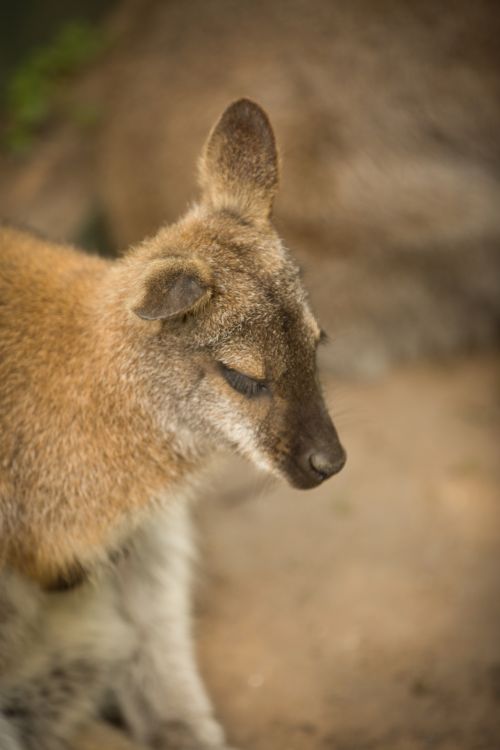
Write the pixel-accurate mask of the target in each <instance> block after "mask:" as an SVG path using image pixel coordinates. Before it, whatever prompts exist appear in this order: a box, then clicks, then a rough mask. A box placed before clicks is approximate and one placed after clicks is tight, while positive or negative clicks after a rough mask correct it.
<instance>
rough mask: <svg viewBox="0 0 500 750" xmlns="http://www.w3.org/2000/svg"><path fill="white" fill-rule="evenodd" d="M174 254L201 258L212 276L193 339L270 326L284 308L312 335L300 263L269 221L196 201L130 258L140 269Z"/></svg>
mask: <svg viewBox="0 0 500 750" xmlns="http://www.w3.org/2000/svg"><path fill="white" fill-rule="evenodd" d="M172 256H173V257H179V258H180V259H183V261H185V262H188V261H190V260H191V261H195V262H197V263H201V264H203V266H204V267H205V268H206V269H207V277H209V278H210V285H211V296H210V300H209V302H208V303H207V304H206V305H205V306H204V307H203V309H202V310H199V311H198V313H197V315H196V319H195V320H193V324H192V326H190V329H191V330H190V336H192V338H193V339H194V340H198V341H199V342H200V343H201V341H203V342H204V343H206V344H211V343H212V344H215V343H217V342H221V341H223V340H225V339H226V340H227V339H228V338H229V337H231V336H233V335H234V334H235V333H236V332H237V330H238V329H241V328H242V326H243V325H244V324H245V323H246V322H253V323H254V324H259V323H262V324H263V325H267V326H269V325H270V324H271V323H272V322H273V321H276V320H277V317H278V316H280V315H281V310H282V309H285V308H287V309H297V312H298V313H299V315H300V317H301V318H303V319H304V320H307V321H308V324H307V328H309V329H310V330H311V331H312V335H313V336H315V335H316V331H317V329H318V327H317V324H316V322H315V320H314V317H313V315H312V313H311V311H310V308H309V305H308V302H307V297H306V294H305V291H304V289H303V287H302V284H301V282H300V279H299V273H298V268H297V266H296V265H295V263H294V262H293V260H292V259H291V257H290V256H289V254H288V252H287V250H286V249H285V248H284V246H283V244H282V243H281V241H280V239H279V237H278V236H277V234H276V233H275V231H274V230H273V229H272V227H271V226H270V225H268V226H267V227H262V226H259V227H258V228H256V227H254V226H252V225H251V224H247V223H241V222H240V221H239V219H238V217H234V216H233V215H231V214H228V213H227V212H217V213H215V214H213V213H212V214H208V213H207V212H206V210H205V209H203V208H200V207H195V208H194V209H193V210H192V211H191V212H190V213H189V214H188V215H187V216H186V217H184V218H183V219H182V220H180V221H179V222H177V223H176V224H174V225H171V226H169V227H166V228H165V229H163V230H161V231H160V232H159V233H158V234H157V235H156V236H155V237H153V238H152V239H150V240H147V241H145V242H144V243H142V244H141V245H140V246H138V247H137V248H136V249H135V250H134V251H132V252H131V254H130V255H129V258H128V261H129V263H131V264H133V265H134V266H135V267H136V268H137V266H138V265H140V266H141V267H142V269H143V271H142V273H144V268H146V269H147V267H148V266H149V265H150V264H151V266H152V267H154V265H156V264H158V263H159V262H160V261H163V260H167V259H168V258H169V257H172ZM299 311H300V312H299ZM194 340H193V343H194Z"/></svg>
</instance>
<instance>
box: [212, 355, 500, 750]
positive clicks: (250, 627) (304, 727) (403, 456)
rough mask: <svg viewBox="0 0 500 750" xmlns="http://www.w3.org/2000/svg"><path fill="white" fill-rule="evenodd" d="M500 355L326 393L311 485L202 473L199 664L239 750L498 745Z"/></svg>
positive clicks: (493, 748)
mask: <svg viewBox="0 0 500 750" xmlns="http://www.w3.org/2000/svg"><path fill="white" fill-rule="evenodd" d="M499 375H500V360H498V359H496V360H492V359H486V358H482V359H479V358H477V359H468V360H463V361H460V362H454V363H450V364H448V365H446V366H444V365H442V366H436V365H433V366H431V365H425V366H424V365H422V366H419V367H413V368H411V369H403V370H400V371H399V372H395V373H393V374H391V375H388V376H386V377H384V378H382V379H380V380H378V381H376V382H372V383H370V384H357V385H356V384H354V385H353V384H349V383H340V384H339V383H332V382H329V383H328V388H327V391H328V394H329V396H330V400H331V403H332V405H333V408H334V411H337V412H339V413H340V416H339V417H338V423H339V427H340V431H341V434H342V436H343V439H344V442H345V445H346V447H347V449H348V453H349V460H348V465H347V467H346V469H345V470H344V472H343V473H342V474H341V475H339V476H338V477H335V478H334V479H333V480H331V481H329V482H328V483H326V484H325V485H323V486H322V487H321V488H319V489H317V490H315V491H313V492H309V493H301V492H298V491H292V490H290V489H289V488H288V487H287V486H285V485H282V484H275V485H272V486H271V485H269V484H266V482H265V481H264V483H263V480H262V479H260V478H259V477H258V476H257V475H256V474H255V473H254V472H253V471H252V470H251V469H250V468H248V467H247V465H246V464H243V463H241V464H240V463H239V462H236V461H234V460H231V461H230V462H229V463H228V464H226V465H225V466H224V467H218V468H217V469H215V470H214V479H213V488H212V490H211V491H210V492H209V493H208V497H206V498H205V499H204V500H203V502H202V503H201V506H200V516H201V526H202V539H203V546H204V549H205V559H206V567H204V571H206V572H203V574H202V580H203V585H202V593H203V595H202V603H201V612H200V618H199V629H198V632H199V639H200V653H201V658H202V664H203V669H204V672H205V674H206V678H207V681H208V683H209V685H210V688H211V692H212V694H213V696H214V699H215V702H216V705H217V708H218V712H219V715H220V717H221V718H222V720H223V722H224V724H225V726H226V727H227V729H228V732H229V736H230V739H231V741H232V742H233V743H234V744H235V745H238V746H241V747H242V748H245V749H248V750H281V749H283V750H285V749H286V750H320V749H321V750H327V749H328V750H330V749H331V750H382V749H384V750H417V749H418V750H427V749H431V748H432V749H434V748H436V749H437V748H439V750H497V748H499V747H500V712H499V709H500V638H499V628H500V575H499V570H500V490H499V488H500V482H499V480H500V476H499V475H500V462H499V437H500V419H499V416H500V400H499V388H498V386H499V382H500V381H499Z"/></svg>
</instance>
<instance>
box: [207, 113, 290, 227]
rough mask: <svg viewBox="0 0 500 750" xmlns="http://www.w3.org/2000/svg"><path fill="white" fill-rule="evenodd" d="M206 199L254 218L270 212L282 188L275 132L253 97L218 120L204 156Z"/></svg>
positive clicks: (220, 206) (216, 206) (265, 215)
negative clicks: (278, 190) (276, 195)
mask: <svg viewBox="0 0 500 750" xmlns="http://www.w3.org/2000/svg"><path fill="white" fill-rule="evenodd" d="M199 182H200V185H201V188H202V190H203V200H204V201H205V202H206V203H208V204H209V205H211V206H212V207H213V208H229V209H232V210H236V211H238V212H239V213H241V214H242V215H243V216H246V217H248V218H250V219H253V220H255V221H265V220H267V219H268V218H269V216H270V214H271V209H272V204H273V199H274V196H275V194H276V191H277V188H278V155H277V151H276V143H275V140H274V133H273V130H272V127H271V123H270V122H269V119H268V117H267V115H266V113H265V112H264V110H263V109H261V107H259V105H258V104H255V102H252V101H250V100H249V99H239V100H238V101H236V102H233V104H231V105H230V106H229V107H228V108H227V109H226V111H225V112H224V113H223V115H222V117H221V118H220V120H219V122H218V123H217V124H216V125H215V127H214V128H213V130H212V132H211V133H210V136H209V138H208V140H207V143H206V145H205V149H204V151H203V154H202V157H201V160H200V180H199Z"/></svg>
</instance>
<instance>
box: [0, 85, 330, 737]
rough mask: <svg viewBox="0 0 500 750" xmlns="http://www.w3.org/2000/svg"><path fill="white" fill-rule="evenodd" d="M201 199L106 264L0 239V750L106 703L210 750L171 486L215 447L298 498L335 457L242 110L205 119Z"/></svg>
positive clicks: (270, 155)
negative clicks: (246, 461)
mask: <svg viewBox="0 0 500 750" xmlns="http://www.w3.org/2000/svg"><path fill="white" fill-rule="evenodd" d="M200 184H201V188H202V199H201V201H200V202H199V203H197V204H196V205H194V206H193V207H192V208H191V209H190V210H189V211H188V213H187V214H186V215H185V216H184V217H183V218H182V219H181V220H180V221H178V222H177V223H175V224H173V225H172V226H170V227H166V228H164V229H162V230H161V231H160V232H159V233H158V234H157V235H156V236H155V237H153V238H152V239H149V240H145V241H144V242H142V243H140V244H139V245H137V246H136V247H135V248H134V249H132V250H131V251H130V252H128V253H127V254H125V256H124V257H123V258H121V259H119V260H115V261H109V260H108V261H106V260H104V259H100V258H90V257H88V256H86V255H84V254H82V253H78V252H76V251H75V250H74V249H72V248H70V247H65V246H58V245H55V244H51V243H49V242H46V241H44V240H41V239H40V238H38V237H35V236H34V235H30V234H27V233H25V232H21V231H19V230H15V229H10V228H7V227H5V228H4V229H2V231H1V233H0V251H1V254H0V261H1V262H0V296H1V299H2V304H1V307H0V383H1V387H0V425H1V432H2V444H1V456H0V466H1V470H0V535H1V536H0V543H1V547H0V553H1V558H0V559H1V561H2V569H1V572H0V747H1V748H2V750H21V749H22V750H59V749H61V750H63V748H68V747H69V746H70V741H71V738H72V736H73V735H74V734H75V733H76V731H77V730H78V729H79V728H80V727H81V725H82V724H84V723H85V722H86V721H88V720H89V719H90V718H92V717H94V716H95V715H96V714H97V713H98V711H99V709H104V707H105V706H108V707H109V706H112V707H113V712H114V713H115V714H116V712H117V711H118V713H119V715H120V716H121V719H122V721H123V723H124V725H125V727H126V728H127V729H128V731H129V732H130V734H131V736H132V737H133V738H134V739H135V740H137V741H139V742H141V743H143V745H144V746H145V747H149V748H152V749H154V750H163V748H164V749H165V750H167V749H168V750H190V749H193V750H194V748H196V750H202V748H203V749H206V750H222V748H225V747H226V745H225V742H224V737H223V732H222V730H221V728H220V727H219V725H218V724H217V723H216V721H215V720H214V718H213V715H212V707H211V704H210V701H209V699H208V697H207V695H206V692H205V689H204V687H203V685H202V682H201V679H200V677H199V675H198V671H197V668H196V665H195V659H194V649H193V643H192V638H191V634H190V602H189V580H190V573H189V568H190V565H189V564H190V558H191V556H192V551H193V543H192V540H191V534H190V529H189V517H188V509H187V498H186V494H187V485H188V484H189V482H190V480H191V478H192V476H193V473H194V472H195V470H196V469H197V468H199V466H200V464H201V463H202V460H203V458H204V457H205V456H206V455H207V454H209V453H210V452H212V451H213V449H214V447H216V446H219V447H223V448H224V447H225V448H228V447H229V448H232V449H233V450H234V451H236V452H239V453H241V454H243V455H245V456H247V457H248V458H250V460H252V461H253V462H254V463H255V464H257V465H259V466H261V467H263V468H264V469H266V470H267V471H269V472H271V473H274V474H276V475H278V476H280V477H283V478H285V479H287V480H288V481H289V482H290V483H291V484H292V485H293V486H295V487H299V488H304V489H307V488H311V487H315V486H318V485H319V484H320V483H321V482H322V481H323V480H325V479H327V478H328V477H330V476H332V475H333V474H334V473H336V472H337V471H339V470H340V469H341V468H342V466H343V464H344V462H345V453H344V450H343V448H342V446H341V445H340V443H339V440H338V437H337V433H336V431H335V428H334V426H333V424H332V422H331V420H330V417H329V415H328V412H327V410H326V407H325V404H324V401H323V397H322V395H321V392H320V390H319V385H318V377H317V369H316V348H317V345H318V343H319V341H320V339H321V331H320V328H319V327H318V324H317V323H316V320H315V318H314V317H313V315H312V313H311V311H310V309H309V305H308V303H307V299H306V297H305V293H304V291H303V288H302V286H301V283H300V281H299V277H298V272H297V269H296V267H295V265H294V263H293V262H292V260H291V259H290V258H289V256H288V254H287V252H286V250H285V249H284V248H283V245H282V243H281V241H280V239H279V237H278V235H277V234H276V232H275V230H274V229H273V227H272V225H271V223H270V213H271V207H272V203H273V199H274V195H275V193H276V190H277V184H278V163H277V153H276V148H275V142H274V136H273V132H272V129H271V126H270V124H269V121H268V119H267V117H266V115H265V113H264V112H263V111H262V110H261V109H260V107H259V106H257V105H256V104H254V103H252V102H250V101H248V100H240V101H237V102H236V103H234V104H233V105H232V106H230V107H229V108H228V109H227V110H226V111H225V112H224V114H223V116H222V118H221V119H220V120H219V122H218V124H217V125H216V127H215V128H214V130H213V131H212V133H211V135H210V137H209V139H208V142H207V145H206V147H205V150H204V153H203V157H202V160H201V166H200Z"/></svg>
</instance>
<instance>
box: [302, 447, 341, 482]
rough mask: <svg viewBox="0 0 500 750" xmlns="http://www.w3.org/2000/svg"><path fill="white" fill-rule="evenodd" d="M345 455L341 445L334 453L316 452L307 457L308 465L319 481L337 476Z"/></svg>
mask: <svg viewBox="0 0 500 750" xmlns="http://www.w3.org/2000/svg"><path fill="white" fill-rule="evenodd" d="M346 460H347V454H346V452H345V450H344V449H343V448H342V446H341V445H339V446H338V449H337V450H336V451H335V453H334V454H333V453H330V452H328V451H326V450H316V451H314V452H313V453H311V454H310V456H309V465H310V467H311V469H312V470H313V472H314V473H315V474H316V475H317V477H318V479H319V480H320V481H323V480H324V479H328V477H331V476H333V475H334V474H337V472H339V471H340V470H341V469H342V467H343V466H344V464H345V462H346Z"/></svg>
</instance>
